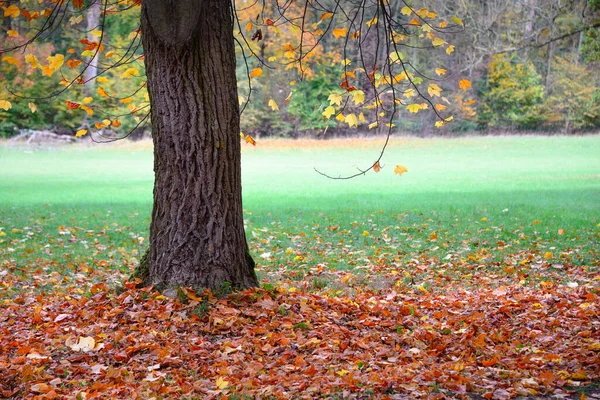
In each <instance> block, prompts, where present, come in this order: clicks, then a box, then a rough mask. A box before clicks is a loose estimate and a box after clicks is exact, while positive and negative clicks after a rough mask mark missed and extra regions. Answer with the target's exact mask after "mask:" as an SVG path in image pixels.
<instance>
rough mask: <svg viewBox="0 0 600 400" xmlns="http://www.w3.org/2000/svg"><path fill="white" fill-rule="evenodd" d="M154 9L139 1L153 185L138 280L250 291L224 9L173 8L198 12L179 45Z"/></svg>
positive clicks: (183, 2) (208, 2)
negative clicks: (167, 35) (147, 239)
mask: <svg viewBox="0 0 600 400" xmlns="http://www.w3.org/2000/svg"><path fill="white" fill-rule="evenodd" d="M158 3H160V2H158ZM155 4H157V2H155V1H154V2H152V1H150V2H143V3H142V32H143V35H142V40H143V46H144V56H145V64H146V72H147V76H148V91H149V94H150V104H151V113H152V115H151V117H152V138H153V141H154V172H155V182H154V207H153V211H152V222H151V225H150V248H149V251H148V254H147V257H145V262H144V263H142V264H145V265H141V267H142V268H140V271H141V272H143V271H144V268H145V269H146V272H145V273H141V274H140V275H141V276H140V277H141V278H142V279H143V280H144V284H153V285H157V286H159V287H162V288H172V287H175V286H181V285H186V286H192V287H206V288H210V289H220V288H222V287H223V284H224V283H225V282H227V283H228V284H229V285H231V286H232V287H233V288H244V287H251V286H257V285H258V281H257V279H256V275H255V273H254V262H253V260H252V258H251V257H250V255H249V253H248V245H247V243H246V236H245V232H244V222H243V215H242V188H241V165H240V164H241V160H240V138H239V132H240V127H239V118H240V113H239V105H238V95H237V83H236V76H235V49H234V37H233V20H232V13H231V3H230V1H229V0H205V1H197V0H180V1H178V2H173V4H171V6H172V7H181V8H182V9H183V10H185V9H186V8H188V7H201V10H200V11H199V12H198V13H196V14H198V17H197V21H196V23H195V25H194V26H193V27H192V28H190V22H189V20H186V22H185V26H186V27H185V29H180V28H177V27H175V26H174V28H173V32H176V33H177V36H178V37H179V38H182V37H187V39H185V40H180V41H179V42H177V43H175V44H173V41H172V40H171V39H172V38H171V39H169V38H165V37H164V35H165V32H168V26H167V25H165V24H168V23H169V22H168V19H167V18H165V16H164V15H159V16H157V13H162V12H165V11H164V10H165V7H154V8H153V5H155ZM188 9H189V8H188ZM170 12H174V13H175V14H179V15H180V14H181V10H179V11H178V10H171V11H170ZM153 18H156V20H154V21H153V23H151V20H152V19H153ZM172 23H173V24H174V25H177V21H173V22H172ZM155 29H156V30H155ZM184 30H185V31H186V32H184ZM144 275H145V276H144Z"/></svg>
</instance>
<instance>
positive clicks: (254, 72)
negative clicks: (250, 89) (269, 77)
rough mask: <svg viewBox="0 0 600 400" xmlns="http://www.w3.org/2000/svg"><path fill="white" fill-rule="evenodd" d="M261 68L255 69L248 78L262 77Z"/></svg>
mask: <svg viewBox="0 0 600 400" xmlns="http://www.w3.org/2000/svg"><path fill="white" fill-rule="evenodd" d="M262 73H263V70H262V68H255V69H253V70H252V72H250V78H260V77H261V76H262Z"/></svg>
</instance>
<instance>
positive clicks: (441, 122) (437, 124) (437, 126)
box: [435, 121, 444, 128]
mask: <svg viewBox="0 0 600 400" xmlns="http://www.w3.org/2000/svg"><path fill="white" fill-rule="evenodd" d="M435 126H436V128H441V127H442V126H444V121H435Z"/></svg>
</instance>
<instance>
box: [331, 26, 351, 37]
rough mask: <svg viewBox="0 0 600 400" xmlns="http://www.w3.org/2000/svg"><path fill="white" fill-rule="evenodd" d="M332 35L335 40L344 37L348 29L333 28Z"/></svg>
mask: <svg viewBox="0 0 600 400" xmlns="http://www.w3.org/2000/svg"><path fill="white" fill-rule="evenodd" d="M332 33H333V37H335V38H341V37H346V35H347V34H348V28H335V29H334V30H333V32H332Z"/></svg>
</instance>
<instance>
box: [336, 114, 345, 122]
mask: <svg viewBox="0 0 600 400" xmlns="http://www.w3.org/2000/svg"><path fill="white" fill-rule="evenodd" d="M335 119H336V120H338V121H340V122H344V121H345V120H346V118H344V114H342V113H339V114H338V115H336V116H335Z"/></svg>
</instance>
